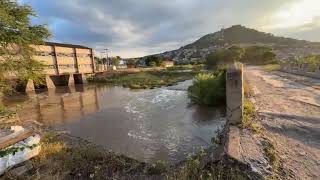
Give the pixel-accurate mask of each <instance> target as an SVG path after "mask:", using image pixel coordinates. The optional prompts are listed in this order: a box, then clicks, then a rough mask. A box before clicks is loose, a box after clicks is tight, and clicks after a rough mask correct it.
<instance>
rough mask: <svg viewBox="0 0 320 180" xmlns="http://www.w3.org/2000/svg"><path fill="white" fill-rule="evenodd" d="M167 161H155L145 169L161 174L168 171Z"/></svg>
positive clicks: (149, 172) (151, 172) (150, 172)
mask: <svg viewBox="0 0 320 180" xmlns="http://www.w3.org/2000/svg"><path fill="white" fill-rule="evenodd" d="M168 168H169V166H168V163H167V162H165V161H160V160H159V161H156V162H155V163H153V164H152V165H151V166H150V167H149V168H148V170H147V172H148V174H162V173H165V172H167V171H168Z"/></svg>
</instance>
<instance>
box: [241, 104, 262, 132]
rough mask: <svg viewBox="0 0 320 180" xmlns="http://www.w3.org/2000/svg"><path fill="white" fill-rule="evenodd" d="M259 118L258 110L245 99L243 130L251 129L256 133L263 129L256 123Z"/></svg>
mask: <svg viewBox="0 0 320 180" xmlns="http://www.w3.org/2000/svg"><path fill="white" fill-rule="evenodd" d="M256 118H257V112H256V108H255V107H254V105H253V103H252V102H250V100H249V99H247V98H245V100H244V103H243V117H242V124H241V125H240V126H241V128H244V129H251V130H253V131H254V132H259V131H260V130H261V128H260V127H259V126H258V123H256V122H255V120H256Z"/></svg>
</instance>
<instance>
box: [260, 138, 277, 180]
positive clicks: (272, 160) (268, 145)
mask: <svg viewBox="0 0 320 180" xmlns="http://www.w3.org/2000/svg"><path fill="white" fill-rule="evenodd" d="M263 145H264V146H263V151H264V154H265V156H266V157H267V160H268V162H269V164H270V165H271V167H272V170H273V175H272V176H270V177H268V179H280V178H279V174H280V171H281V162H280V159H279V157H278V155H277V153H276V150H275V147H274V145H273V144H272V142H271V141H270V140H269V139H266V141H264V144H263Z"/></svg>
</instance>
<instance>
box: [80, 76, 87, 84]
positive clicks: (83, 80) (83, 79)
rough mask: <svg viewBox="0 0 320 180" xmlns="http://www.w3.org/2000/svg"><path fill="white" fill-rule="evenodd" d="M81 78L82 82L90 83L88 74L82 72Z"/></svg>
mask: <svg viewBox="0 0 320 180" xmlns="http://www.w3.org/2000/svg"><path fill="white" fill-rule="evenodd" d="M81 79H82V84H87V83H88V80H87V75H85V74H81Z"/></svg>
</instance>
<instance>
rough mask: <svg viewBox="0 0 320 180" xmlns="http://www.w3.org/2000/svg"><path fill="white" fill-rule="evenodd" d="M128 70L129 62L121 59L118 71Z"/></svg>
mask: <svg viewBox="0 0 320 180" xmlns="http://www.w3.org/2000/svg"><path fill="white" fill-rule="evenodd" d="M127 68H128V66H127V61H126V60H124V59H120V60H119V64H118V66H117V69H127Z"/></svg>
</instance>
